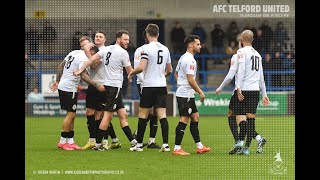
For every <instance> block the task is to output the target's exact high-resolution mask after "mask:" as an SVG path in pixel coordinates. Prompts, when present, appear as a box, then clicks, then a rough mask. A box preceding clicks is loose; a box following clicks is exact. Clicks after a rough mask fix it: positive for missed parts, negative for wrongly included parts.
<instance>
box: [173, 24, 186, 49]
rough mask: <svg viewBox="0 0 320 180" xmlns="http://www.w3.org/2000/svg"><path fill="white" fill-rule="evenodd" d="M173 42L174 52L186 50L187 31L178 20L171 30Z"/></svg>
mask: <svg viewBox="0 0 320 180" xmlns="http://www.w3.org/2000/svg"><path fill="white" fill-rule="evenodd" d="M170 34H171V43H172V46H173V53H174V54H183V53H184V52H185V47H184V43H183V42H184V38H185V37H186V33H185V31H184V29H183V28H182V26H181V23H180V22H179V21H177V22H176V25H175V27H174V28H172V30H171V33H170Z"/></svg>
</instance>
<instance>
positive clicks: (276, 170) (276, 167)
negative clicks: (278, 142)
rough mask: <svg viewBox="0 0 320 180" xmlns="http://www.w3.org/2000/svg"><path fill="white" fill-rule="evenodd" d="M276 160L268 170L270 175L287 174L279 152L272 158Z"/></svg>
mask: <svg viewBox="0 0 320 180" xmlns="http://www.w3.org/2000/svg"><path fill="white" fill-rule="evenodd" d="M274 158H276V160H275V161H274V162H273V164H272V167H271V168H270V173H271V174H287V167H286V166H285V164H284V163H283V161H282V159H281V156H280V150H279V152H277V154H276V155H275V156H274Z"/></svg>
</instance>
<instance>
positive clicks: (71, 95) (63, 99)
mask: <svg viewBox="0 0 320 180" xmlns="http://www.w3.org/2000/svg"><path fill="white" fill-rule="evenodd" d="M58 93H59V100H60V107H61V109H63V110H66V111H68V112H76V111H77V102H78V93H77V92H66V91H62V90H60V89H58Z"/></svg>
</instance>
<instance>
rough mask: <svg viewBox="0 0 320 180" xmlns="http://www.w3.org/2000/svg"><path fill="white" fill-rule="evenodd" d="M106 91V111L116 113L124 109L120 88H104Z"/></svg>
mask: <svg viewBox="0 0 320 180" xmlns="http://www.w3.org/2000/svg"><path fill="white" fill-rule="evenodd" d="M104 87H105V89H106V98H105V108H104V110H105V111H109V112H115V111H117V110H119V109H121V108H124V105H123V101H122V96H121V92H120V90H121V89H120V88H118V87H111V86H104Z"/></svg>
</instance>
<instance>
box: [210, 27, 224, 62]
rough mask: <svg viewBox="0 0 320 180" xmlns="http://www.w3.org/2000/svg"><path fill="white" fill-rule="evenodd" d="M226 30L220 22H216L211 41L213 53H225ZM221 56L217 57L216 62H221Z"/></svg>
mask: <svg viewBox="0 0 320 180" xmlns="http://www.w3.org/2000/svg"><path fill="white" fill-rule="evenodd" d="M223 40H224V31H223V30H222V29H221V25H220V24H215V25H214V29H213V30H212V31H211V43H212V53H213V54H219V55H220V54H224V52H225V51H224V44H223ZM220 59H221V58H215V59H214V60H215V63H219V61H221V60H220Z"/></svg>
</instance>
